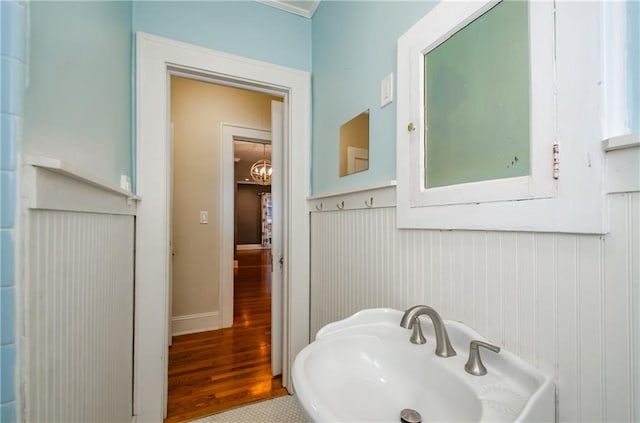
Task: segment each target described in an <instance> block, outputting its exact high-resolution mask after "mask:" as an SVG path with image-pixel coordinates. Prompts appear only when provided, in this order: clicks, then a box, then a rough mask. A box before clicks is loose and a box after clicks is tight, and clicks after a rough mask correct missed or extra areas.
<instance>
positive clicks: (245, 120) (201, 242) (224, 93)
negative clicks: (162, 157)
mask: <svg viewBox="0 0 640 423" xmlns="http://www.w3.org/2000/svg"><path fill="white" fill-rule="evenodd" d="M275 99H277V98H276V97H273V96H270V95H266V94H262V93H255V92H251V91H246V90H241V89H237V88H230V87H223V86H219V85H214V84H209V83H206V82H201V81H195V80H189V79H185V78H180V77H175V76H173V77H171V121H172V123H173V127H174V151H173V207H172V220H173V247H174V254H175V255H174V256H173V302H172V316H174V317H176V316H191V315H194V314H203V313H216V312H218V293H219V280H218V274H219V266H220V260H219V257H220V251H219V244H220V234H218V233H217V232H216V230H215V225H214V223H215V222H217V221H218V219H220V207H219V200H218V196H219V192H220V189H221V187H220V174H219V171H220V166H218V162H219V156H220V132H221V130H220V128H221V124H222V123H230V124H234V125H240V126H246V127H251V128H255V129H260V130H266V131H270V130H271V101H272V100H275ZM201 210H206V211H208V212H209V223H208V224H200V223H199V213H200V211H201Z"/></svg>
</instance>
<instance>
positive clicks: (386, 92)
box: [380, 72, 393, 108]
mask: <svg viewBox="0 0 640 423" xmlns="http://www.w3.org/2000/svg"><path fill="white" fill-rule="evenodd" d="M392 101H393V72H392V73H390V74H389V75H387V76H386V77H385V78H384V79H383V80H382V81H380V107H381V108H382V107H384V106H386V105H387V104H389V103H391V102H392Z"/></svg>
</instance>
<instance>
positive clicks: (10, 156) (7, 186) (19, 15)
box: [0, 0, 26, 423]
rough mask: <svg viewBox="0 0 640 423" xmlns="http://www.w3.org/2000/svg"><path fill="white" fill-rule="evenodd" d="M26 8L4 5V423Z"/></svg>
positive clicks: (0, 182) (0, 406) (0, 305)
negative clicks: (17, 146)
mask: <svg viewBox="0 0 640 423" xmlns="http://www.w3.org/2000/svg"><path fill="white" fill-rule="evenodd" d="M25 16H26V13H25V6H24V4H23V3H19V2H17V1H13V0H11V1H2V2H0V22H1V23H0V28H1V33H0V39H1V40H2V42H1V46H0V51H1V53H2V54H1V57H2V64H1V65H0V75H1V80H2V85H1V88H0V92H1V93H2V95H1V98H2V102H1V105H0V112H1V113H0V119H1V121H0V421H1V422H3V423H5V422H16V421H18V414H17V412H18V407H17V389H16V386H17V381H16V373H15V372H16V368H17V366H16V359H17V345H16V336H15V332H16V331H15V328H16V309H15V305H16V284H15V277H14V275H15V266H14V257H15V254H14V251H15V246H16V242H15V236H16V233H15V232H16V230H15V224H16V219H15V217H16V216H15V214H16V201H17V192H16V145H17V143H18V141H19V138H20V134H21V131H20V127H21V125H22V116H23V110H24V108H23V102H22V99H23V95H24V92H23V89H22V88H23V75H24V69H25V65H24V22H25Z"/></svg>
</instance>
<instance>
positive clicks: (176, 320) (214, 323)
mask: <svg viewBox="0 0 640 423" xmlns="http://www.w3.org/2000/svg"><path fill="white" fill-rule="evenodd" d="M219 328H220V318H219V316H218V312H217V311H213V312H210V313H198V314H188V315H185V316H175V317H173V318H172V319H171V335H172V336H177V335H186V334H188V333H196V332H204V331H207V330H215V329H219Z"/></svg>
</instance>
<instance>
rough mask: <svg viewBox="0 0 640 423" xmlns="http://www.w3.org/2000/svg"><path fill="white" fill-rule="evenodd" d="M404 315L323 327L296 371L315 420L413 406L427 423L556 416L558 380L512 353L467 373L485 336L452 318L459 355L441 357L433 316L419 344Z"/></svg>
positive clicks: (382, 312) (366, 314) (381, 314)
mask: <svg viewBox="0 0 640 423" xmlns="http://www.w3.org/2000/svg"><path fill="white" fill-rule="evenodd" d="M401 317H402V312H401V311H398V310H392V309H370V310H363V311H361V312H359V313H356V314H354V315H353V316H351V317H349V318H347V319H344V320H341V321H338V322H335V323H331V324H328V325H327V326H325V327H324V328H322V329H321V330H320V331H318V334H317V335H316V340H315V341H314V342H313V343H311V344H310V345H308V346H307V347H306V348H304V349H303V350H302V351H301V352H300V354H298V356H297V357H296V359H295V362H294V365H293V372H292V376H293V383H294V388H295V390H296V395H297V397H298V400H299V401H300V404H301V405H302V408H303V409H304V411H305V413H306V416H307V418H308V419H309V421H312V422H399V421H400V412H401V410H403V409H407V408H408V409H413V410H416V411H417V412H418V413H420V415H421V416H422V421H423V422H435V421H437V422H452V421H464V422H473V421H486V422H510V421H523V422H524V421H536V422H539V421H550V422H551V421H554V420H555V386H554V384H553V382H552V380H551V378H549V377H547V376H545V375H543V374H542V373H541V372H540V371H539V370H537V369H535V368H534V367H533V366H531V365H529V364H528V363H526V362H524V361H523V360H521V359H520V358H518V357H517V356H515V355H513V354H511V353H509V352H508V351H505V350H502V351H501V352H500V353H499V354H494V353H492V352H490V351H482V359H483V362H484V363H485V365H486V367H487V369H488V374H486V375H484V376H472V375H470V374H467V373H466V372H465V370H464V365H465V362H466V360H467V357H468V353H469V342H470V341H471V340H473V339H479V340H483V341H484V340H485V338H483V337H482V336H481V335H479V334H478V333H476V332H475V331H474V330H473V329H471V328H469V327H468V326H466V325H464V324H462V323H459V322H453V321H445V326H446V328H447V332H448V333H449V338H450V340H451V343H452V345H453V347H454V348H455V349H456V351H457V353H458V354H457V355H456V356H454V357H449V358H442V357H438V356H436V355H435V351H434V350H435V337H434V331H433V326H432V324H431V321H430V320H428V319H423V318H421V319H420V321H421V325H422V328H423V331H424V335H425V337H426V338H427V343H426V344H423V345H414V344H412V343H410V342H409V336H410V334H411V331H410V330H408V329H404V328H402V327H400V319H401Z"/></svg>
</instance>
